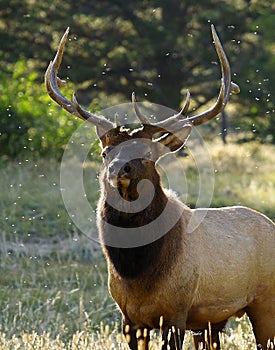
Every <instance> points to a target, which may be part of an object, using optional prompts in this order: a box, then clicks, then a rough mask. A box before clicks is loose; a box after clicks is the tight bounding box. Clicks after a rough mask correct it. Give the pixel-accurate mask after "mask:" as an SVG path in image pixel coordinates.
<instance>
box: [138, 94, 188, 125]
mask: <svg viewBox="0 0 275 350" xmlns="http://www.w3.org/2000/svg"><path fill="white" fill-rule="evenodd" d="M132 102H133V106H134V110H135V113H136V116H137V117H138V119H139V120H140V121H141V123H143V124H149V125H153V126H154V127H158V128H161V129H169V127H170V126H171V125H173V124H175V123H176V122H178V121H179V120H181V118H182V117H184V116H186V114H187V112H188V109H189V105H190V92H189V90H187V92H186V100H185V103H184V106H183V107H182V109H181V110H180V111H179V113H177V114H174V115H172V116H171V117H169V118H167V119H165V120H161V121H160V122H157V123H150V121H149V119H148V118H147V117H146V116H145V115H144V114H142V113H141V112H140V110H139V109H138V106H137V102H136V98H135V93H134V92H133V93H132ZM173 126H174V125H173ZM173 129H174V128H173Z"/></svg>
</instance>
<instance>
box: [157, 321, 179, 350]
mask: <svg viewBox="0 0 275 350" xmlns="http://www.w3.org/2000/svg"><path fill="white" fill-rule="evenodd" d="M184 333H185V331H184V330H183V329H180V328H176V327H174V326H172V327H165V328H164V330H163V333H162V340H163V345H162V348H161V350H167V349H170V350H181V349H182V344H183V339H184ZM168 345H169V348H168Z"/></svg>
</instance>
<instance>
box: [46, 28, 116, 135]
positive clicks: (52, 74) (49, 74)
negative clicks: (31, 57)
mask: <svg viewBox="0 0 275 350" xmlns="http://www.w3.org/2000/svg"><path fill="white" fill-rule="evenodd" d="M69 31H70V28H69V27H68V28H67V29H66V31H65V33H64V34H63V36H62V39H61V40H60V43H59V46H58V49H57V53H56V55H55V57H54V60H53V61H51V62H50V64H49V66H48V68H47V70H46V73H45V85H46V89H47V91H48V94H49V95H50V97H51V98H52V99H53V100H54V101H55V102H57V103H58V104H59V105H60V106H61V107H62V108H63V109H65V110H66V111H68V112H69V113H71V114H73V115H75V116H77V117H79V118H81V119H83V120H88V121H89V122H91V123H92V124H95V125H98V126H101V127H102V128H104V129H107V130H108V129H110V128H113V123H111V122H110V121H109V120H107V119H106V118H104V117H100V116H97V115H95V114H92V113H90V112H88V111H86V110H84V109H83V108H82V107H80V106H79V104H78V102H77V100H76V97H75V94H74V95H73V102H72V101H70V100H68V99H67V98H66V97H65V96H64V95H63V94H62V93H61V91H60V89H59V88H60V87H62V86H65V85H66V82H65V81H63V80H61V79H60V78H58V76H57V74H58V69H59V67H60V65H61V62H62V58H63V53H64V48H65V44H66V41H67V39H68V35H69Z"/></svg>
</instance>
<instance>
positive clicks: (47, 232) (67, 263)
mask: <svg viewBox="0 0 275 350" xmlns="http://www.w3.org/2000/svg"><path fill="white" fill-rule="evenodd" d="M209 149H210V152H211V155H212V159H213V168H214V176H215V190H214V194H213V198H212V204H211V206H214V207H215V206H224V205H233V204H238V205H239V204H241V205H246V206H250V207H252V208H254V209H256V210H260V211H262V212H264V213H265V214H267V215H268V216H269V217H270V218H272V219H273V220H275V172H274V164H275V147H274V146H271V145H259V144H257V143H251V144H242V145H237V144H229V145H227V146H223V145H222V144H219V143H217V144H215V145H214V144H213V145H211V147H210V148H209ZM180 161H182V162H183V163H184V167H185V169H186V177H187V179H188V180H187V181H188V197H187V203H188V204H190V205H191V206H194V205H195V203H196V196H197V188H196V185H195V184H194V181H193V179H195V178H196V176H197V170H196V167H195V166H194V161H193V159H192V157H191V156H190V157H184V158H181V160H180ZM75 162H76V161H75ZM68 166H70V164H68ZM86 168H87V169H86V171H87V174H88V178H87V181H86V182H85V188H86V190H87V194H88V197H89V201H90V202H91V205H92V207H95V202H96V199H97V197H98V191H99V189H98V180H97V179H98V172H99V170H100V165H98V164H96V163H88V164H87V165H86ZM86 177H87V176H86ZM0 178H1V198H0V211H1V223H0V225H1V230H0V243H1V244H0V266H1V274H0V350H1V349H41V350H42V349H80V350H81V349H95V350H97V349H98V350H103V349H126V347H125V345H124V343H123V341H122V337H121V333H120V315H119V312H118V310H117V308H116V306H115V304H114V303H113V301H112V300H111V298H110V297H109V294H108V291H107V282H106V280H107V272H106V265H105V262H104V259H103V257H102V253H101V250H100V248H99V246H98V244H97V243H95V242H93V241H91V240H89V239H88V238H87V237H85V236H84V235H82V234H81V233H80V232H79V231H78V229H77V228H76V227H75V226H74V224H73V222H72V221H71V219H70V217H69V216H68V214H67V212H66V210H65V208H64V205H63V202H62V198H61V194H60V186H59V163H57V162H56V161H53V160H52V161H49V160H43V159H42V160H40V161H39V162H35V161H33V160H27V159H24V160H21V161H16V162H15V161H13V162H4V161H3V162H2V163H0ZM176 183H177V179H176ZM91 226H92V229H93V230H94V231H95V232H96V225H95V222H92V223H91ZM190 337H191V335H190V334H189V333H187V336H186V340H185V344H184V349H189V350H191V349H193V347H192V342H191V338H190ZM222 343H223V349H244V350H248V349H253V345H252V344H253V335H252V332H251V327H250V324H249V322H248V321H247V319H246V318H242V319H241V320H237V321H233V320H230V322H229V323H228V325H227V328H226V332H225V335H223V336H222ZM152 349H155V350H156V349H159V338H158V336H157V334H155V335H154V341H153V343H152Z"/></svg>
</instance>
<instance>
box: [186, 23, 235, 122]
mask: <svg viewBox="0 0 275 350" xmlns="http://www.w3.org/2000/svg"><path fill="white" fill-rule="evenodd" d="M211 30H212V36H213V40H214V44H215V48H216V51H217V54H218V57H219V60H220V64H221V70H222V79H221V88H220V92H219V96H218V99H217V100H216V102H215V104H214V105H213V106H212V107H211V108H209V109H208V110H206V111H205V112H202V113H200V114H198V115H195V116H193V117H191V118H188V119H186V122H188V123H191V124H192V125H200V124H202V123H205V122H206V121H208V120H210V119H212V118H214V117H215V116H216V115H217V114H218V113H220V112H221V111H222V110H223V109H224V108H225V106H226V103H227V101H228V98H229V95H230V92H233V93H239V92H240V89H239V87H238V85H237V84H235V83H233V82H231V70H230V65H229V62H228V59H227V57H226V54H225V52H224V50H223V47H222V44H221V42H220V39H219V37H218V35H217V32H216V30H215V27H214V25H213V24H212V25H211Z"/></svg>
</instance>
